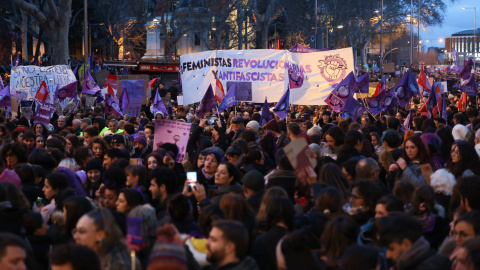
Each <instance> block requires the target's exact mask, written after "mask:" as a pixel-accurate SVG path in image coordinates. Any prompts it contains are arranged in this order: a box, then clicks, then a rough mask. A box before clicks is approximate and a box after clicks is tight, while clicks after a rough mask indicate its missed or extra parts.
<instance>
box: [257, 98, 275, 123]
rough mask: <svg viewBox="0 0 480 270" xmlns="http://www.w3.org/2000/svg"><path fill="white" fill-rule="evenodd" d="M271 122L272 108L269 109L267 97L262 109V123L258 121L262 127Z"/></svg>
mask: <svg viewBox="0 0 480 270" xmlns="http://www.w3.org/2000/svg"><path fill="white" fill-rule="evenodd" d="M270 120H272V115H271V114H270V108H269V107H268V102H267V97H265V102H264V103H263V108H262V116H260V121H258V123H259V124H260V126H264V125H265V124H266V123H268V121H270Z"/></svg>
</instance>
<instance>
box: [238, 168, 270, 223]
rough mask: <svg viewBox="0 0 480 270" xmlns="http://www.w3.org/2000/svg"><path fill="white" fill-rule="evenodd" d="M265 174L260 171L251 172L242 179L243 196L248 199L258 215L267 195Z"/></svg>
mask: <svg viewBox="0 0 480 270" xmlns="http://www.w3.org/2000/svg"><path fill="white" fill-rule="evenodd" d="M263 177H264V176H263V174H261V173H260V172H258V171H255V170H253V171H249V172H247V173H246V174H245V175H244V176H243V177H242V183H243V194H244V195H245V198H247V203H248V205H250V207H251V208H252V210H253V212H254V214H255V215H257V213H258V210H259V209H260V204H261V203H262V198H263V194H264V193H265V180H264V178H263Z"/></svg>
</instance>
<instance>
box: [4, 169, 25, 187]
mask: <svg viewBox="0 0 480 270" xmlns="http://www.w3.org/2000/svg"><path fill="white" fill-rule="evenodd" d="M0 182H12V183H14V184H15V186H17V187H18V188H20V187H21V186H22V180H20V177H19V176H18V174H17V173H16V172H15V171H14V170H9V169H5V170H4V171H3V172H2V174H0Z"/></svg>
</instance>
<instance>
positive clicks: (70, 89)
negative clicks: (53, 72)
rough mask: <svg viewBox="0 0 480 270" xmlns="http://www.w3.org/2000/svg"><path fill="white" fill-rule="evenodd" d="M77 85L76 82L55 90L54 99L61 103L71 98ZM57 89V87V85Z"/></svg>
mask: <svg viewBox="0 0 480 270" xmlns="http://www.w3.org/2000/svg"><path fill="white" fill-rule="evenodd" d="M77 83H78V81H74V82H72V83H70V84H67V85H65V86H64V87H62V88H60V89H57V90H56V91H55V99H58V101H60V102H62V101H64V100H65V99H66V98H73V97H75V96H76V94H77ZM57 87H58V85H57Z"/></svg>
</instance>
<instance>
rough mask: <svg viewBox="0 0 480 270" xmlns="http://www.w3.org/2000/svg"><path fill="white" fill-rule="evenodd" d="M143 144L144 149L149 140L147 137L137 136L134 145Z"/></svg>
mask: <svg viewBox="0 0 480 270" xmlns="http://www.w3.org/2000/svg"><path fill="white" fill-rule="evenodd" d="M137 142H138V143H141V144H142V145H143V146H144V147H146V146H147V139H146V138H145V136H137V137H136V138H135V140H133V143H134V144H135V143H137Z"/></svg>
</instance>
